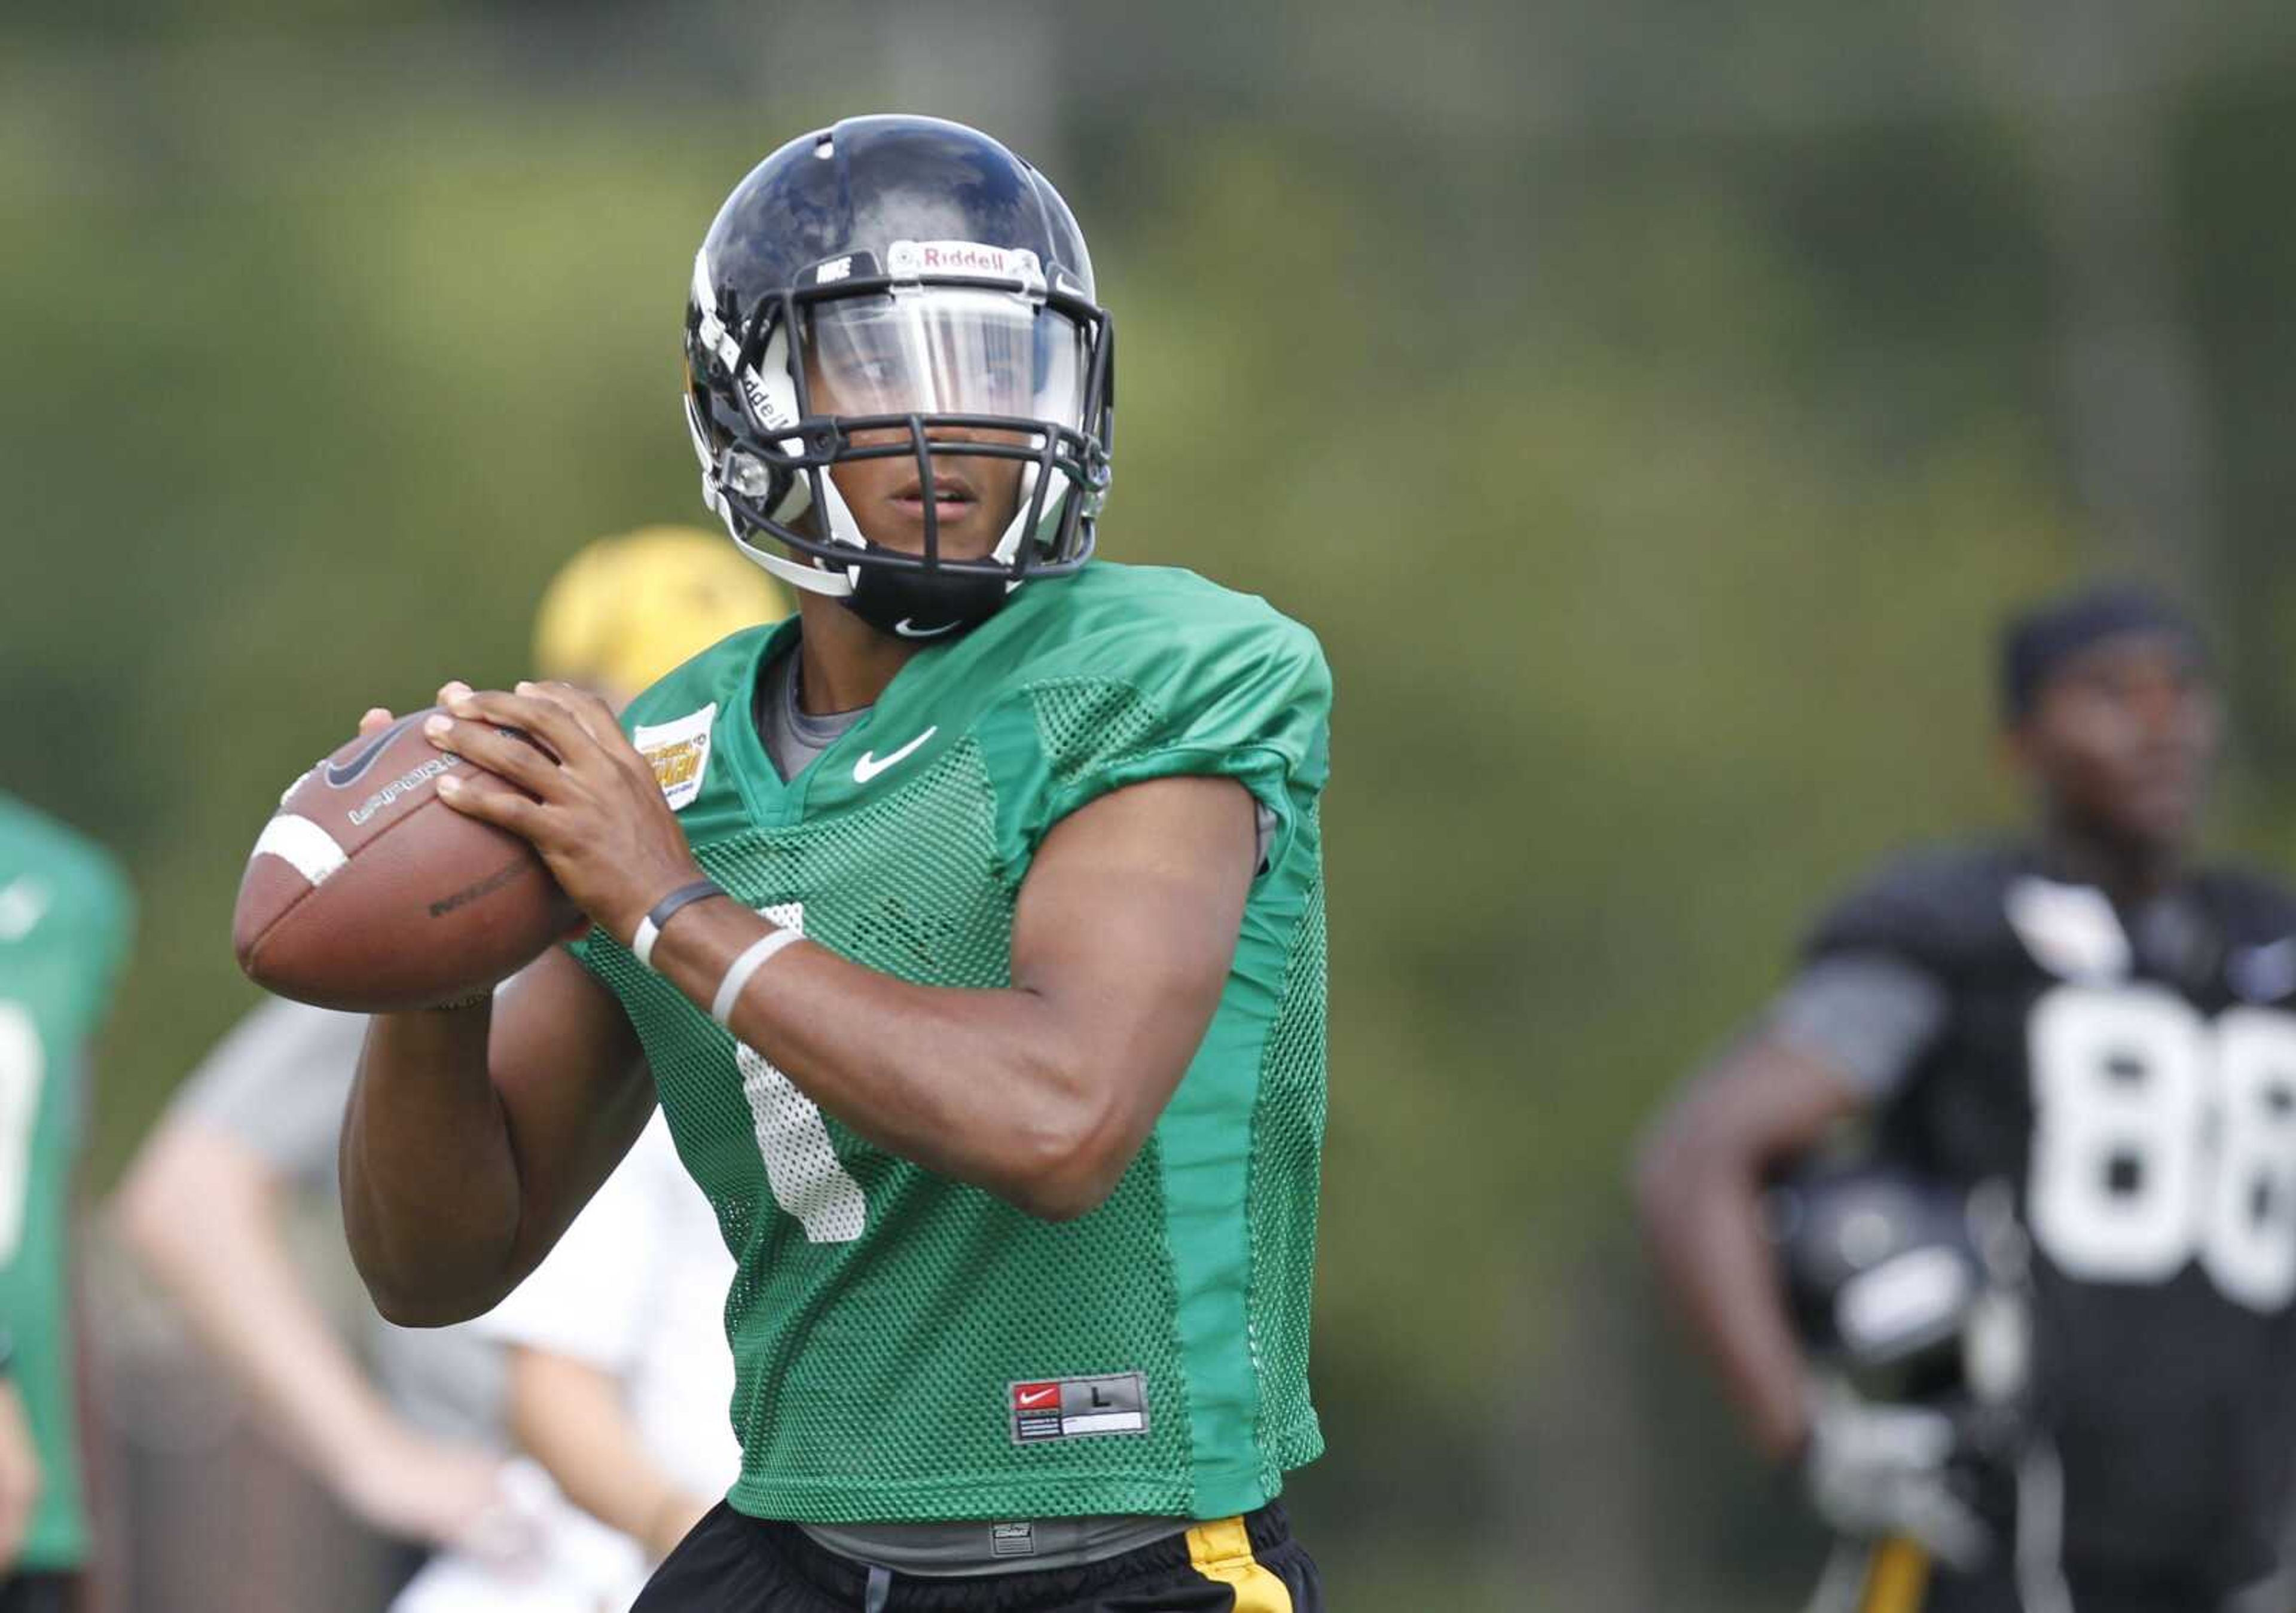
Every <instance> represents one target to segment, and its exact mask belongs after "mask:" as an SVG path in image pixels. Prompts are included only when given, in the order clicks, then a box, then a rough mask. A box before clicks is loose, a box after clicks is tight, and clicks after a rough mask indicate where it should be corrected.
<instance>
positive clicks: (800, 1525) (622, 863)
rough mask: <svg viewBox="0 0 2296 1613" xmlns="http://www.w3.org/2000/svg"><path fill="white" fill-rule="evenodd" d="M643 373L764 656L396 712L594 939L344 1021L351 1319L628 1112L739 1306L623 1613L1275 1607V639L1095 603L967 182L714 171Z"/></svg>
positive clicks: (530, 1224)
mask: <svg viewBox="0 0 2296 1613" xmlns="http://www.w3.org/2000/svg"><path fill="white" fill-rule="evenodd" d="M686 362H687V374H688V379H689V390H688V397H687V402H686V409H687V423H688V425H689V427H690V429H691V431H692V434H693V438H694V443H695V446H696V448H697V449H698V451H699V453H700V454H701V462H702V467H703V487H704V492H705V495H706V496H707V497H708V499H709V503H710V504H711V505H712V507H713V508H715V509H716V510H717V512H718V513H719V514H720V515H721V516H722V517H723V518H724V519H725V520H726V525H727V528H728V529H729V531H730V532H731V533H732V535H733V537H734V541H735V542H736V543H738V544H740V545H741V546H742V551H743V553H748V554H749V555H750V557H751V558H753V559H755V560H757V561H758V563H759V564H761V565H764V566H766V567H767V569H770V570H772V571H774V572H775V573H776V574H777V575H779V576H781V577H783V578H784V579H786V580H787V581H789V582H790V583H791V584H792V585H794V586H796V587H797V588H799V589H800V590H802V591H803V594H802V599H803V609H802V610H801V611H800V612H799V615H798V616H797V617H794V618H791V619H790V620H788V621H785V622H783V623H781V624H779V625H778V626H773V627H768V628H759V629H756V630H753V631H750V632H745V633H742V634H739V635H735V636H734V637H733V638H730V639H727V640H726V641H725V642H723V643H720V644H718V645H717V647H716V648H714V649H712V650H710V651H708V652H706V653H705V654H703V655H701V657H699V658H697V659H694V660H693V661H691V662H689V663H687V664H686V665H685V667H681V668H679V669H678V670H677V671H676V672H674V673H672V674H671V675H669V676H668V677H667V678H665V679H664V680H663V681H662V682H660V684H656V685H655V686H654V687H653V688H652V690H651V691H649V692H647V693H645V694H644V695H643V696H642V697H640V698H639V699H638V700H636V701H635V703H634V704H633V705H631V706H630V707H629V708H628V709H627V711H626V712H625V713H624V714H623V716H622V719H621V722H620V723H619V724H617V723H616V722H615V720H614V719H613V717H612V716H611V715H610V714H609V713H608V712H607V710H606V709H605V708H604V707H603V706H602V705H600V704H599V703H598V702H596V701H595V700H590V699H588V698H586V697H585V696H582V695H580V694H578V693H577V692H573V691H571V690H570V689H567V688H565V687H563V686H561V685H556V684H521V685H519V686H518V688H517V689H516V690H514V691H509V692H504V691H488V692H477V691H472V690H471V689H469V688H467V687H465V686H463V685H462V684H448V685H447V687H446V688H445V689H444V690H442V691H441V692H440V696H441V703H442V705H444V706H445V707H446V708H447V714H445V715H440V716H434V717H432V718H430V720H429V724H428V732H429V733H430V735H431V737H432V739H433V741H434V742H435V743H437V744H439V746H441V747H442V748H444V749H451V750H454V751H455V752H457V753H460V754H462V755H464V756H467V757H470V758H471V760H472V761H474V762H476V763H478V764H480V766H482V767H484V768H486V769H488V770H489V773H490V774H495V775H499V776H497V777H489V776H488V774H474V775H471V778H470V780H469V782H459V783H457V784H456V786H455V788H454V789H452V790H448V789H447V788H446V787H445V785H443V784H442V794H443V795H444V796H445V797H446V798H447V799H448V800H449V801H450V802H451V803H452V804H453V805H454V806H456V807H457V808H459V809H461V810H463V811H466V812H469V813H471V815H475V816H479V817H481V818H485V819H487V820H488V821H491V822H494V823H499V824H501V825H503V826H504V827H506V828H508V829H510V830H512V831H515V832H517V833H519V834H521V835H523V836H524V837H526V838H527V839H529V841H531V842H532V844H533V845H534V846H535V847H536V848H537V851H539V852H540V854H541V855H542V856H544V858H545V860H546V861H547V862H548V864H549V865H550V867H551V869H552V872H553V873H554V874H555V875H556V876H557V878H558V880H559V882H560V883H561V884H562V886H564V888H566V890H567V891H568V893H569V894H570V896H571V897H573V898H574V899H575V901H577V902H578V904H579V905H581V907H582V908H583V910H584V911H585V912H586V913H587V914H588V915H589V917H590V919H591V920H592V921H593V922H592V928H591V929H590V931H589V932H588V934H587V936H586V938H584V939H583V940H581V941H579V942H578V943H576V944H575V945H573V946H570V947H567V948H562V949H556V950H553V952H551V953H549V954H545V956H544V957H542V958H541V959H538V960H537V962H534V963H533V964H532V965H531V966H530V967H529V968H528V969H527V970H525V971H523V972H522V973H521V975H520V976H519V977H517V978H515V979H514V980H513V981H512V983H511V984H510V985H508V986H507V987H504V989H503V990H501V991H500V992H498V993H497V994H496V995H495V996H494V997H493V998H492V999H491V1000H481V1001H479V1002H476V1003H461V1004H442V1005H440V1006H439V1008H437V1009H435V1010H430V1011H422V1012H415V1013H406V1014H397V1015H389V1016H382V1017H379V1018H378V1019H376V1020H375V1021H374V1022H373V1028H371V1030H370V1031H369V1034H368V1039H367V1045H366V1052H365V1058H364V1060H363V1064H362V1069H361V1072H360V1077H359V1080H358V1083H357V1087H356V1088H355V1090H354V1093H353V1095H352V1099H351V1103H350V1107H349V1109H348V1114H347V1115H346V1118H345V1133H344V1139H343V1183H344V1215H345V1224H346V1228H347V1231H348V1234H349V1237H350V1241H351V1247H352V1251H353V1254H354V1255H355V1257H357V1261H358V1264H359V1266H360V1269H361V1272H362V1273H363V1274H364V1275H365V1280H366V1281H367V1285H368V1288H369V1290H371V1292H372V1293H373V1296H374V1298H375V1300H376V1302H377V1304H378V1305H379V1306H381V1309H382V1310H383V1312H384V1314H387V1315H389V1316H390V1317H391V1318H392V1319H393V1320H396V1321H399V1322H409V1323H436V1322H449V1321H455V1320H459V1319H461V1318H463V1317H465V1316H469V1315H472V1314H478V1313H480V1312H482V1311H484V1310H485V1309H487V1308H488V1307H489V1306H492V1305H493V1304H494V1303H495V1302H496V1300H497V1299H499V1298H501V1297H502V1296H503V1295H504V1293H505V1292H507V1291H508V1290H509V1289H510V1288H512V1286H513V1285H515V1284H516V1282H517V1281H519V1279H520V1278H521V1276H522V1275H523V1274H524V1273H526V1272H527V1271H529V1270H530V1269H531V1268H532V1267H533V1266H534V1265H535V1264H536V1263H537V1261H538V1260H539V1259H540V1258H541V1257H542V1256H543V1255H544V1254H545V1252H546V1251H547V1250H548V1249H549V1248H550V1246H551V1244H552V1242H553V1240H555V1239H556V1237H557V1236H558V1234H559V1232H561V1231H562V1229H563V1228H564V1226H565V1225H566V1224H567V1222H568V1221H569V1220H570V1218H571V1217H572V1216H573V1215H574V1213H575V1212H576V1210H578V1208H580V1207H581V1205H582V1203H583V1202H584V1201H585V1200H586V1199H587V1198H588V1197H589V1195H590V1193H591V1192H592V1191H593V1190H594V1188H595V1187H596V1185H597V1183H598V1182H599V1181H600V1180H601V1179H602V1178H603V1176H604V1175H605V1174H606V1173H607V1172H608V1171H609V1170H610V1169H611V1167H612V1166H613V1164H614V1163H615V1161H616V1160H617V1159H619V1158H620V1156H621V1154H622V1152H623V1151H624V1150H626V1149H627V1147H628V1145H629V1143H630V1141H631V1139H632V1138H633V1137H634V1136H635V1134H636V1133H637V1131H638V1130H639V1128H640V1127H641V1126H643V1125H644V1122H645V1119H646V1117H647V1115H648V1114H649V1112H650V1111H651V1109H652V1107H653V1104H654V1101H655V1100H656V1097H657V1094H658V1095H659V1100H660V1105H661V1108H662V1109H663V1110H664V1112H665V1114H666V1115H667V1118H668V1123H669V1127H670V1131H671V1133H672V1135H673V1137H674V1138H675V1140H676V1145H677V1149H678V1152H679V1154H680V1156H681V1158H682V1159H684V1161H685V1166H686V1168H687V1169H688V1170H689V1171H690V1172H691V1173H692V1175H693V1177H694V1179H695V1181H696V1182H698V1183H700V1184H701V1187H702V1189H703V1190H704V1191H705V1192H706V1193H707V1194H708V1195H709V1200H710V1203H711V1205H712V1207H713V1208H714V1209H715V1212H716V1216H717V1224H718V1228H719V1231H720V1232H721V1233H722V1235H723V1237H724V1239H725V1241H726V1247H727V1249H729V1250H730V1251H731V1252H732V1254H733V1256H734V1260H735V1262H736V1267H737V1274H736V1276H735V1279H734V1284H733V1287H732V1290H731V1291H730V1292H729V1294H728V1295H727V1297H726V1308H725V1317H726V1333H727V1338H728V1340H729V1342H730V1344H731V1346H732V1349H733V1354H734V1364H735V1370H736V1380H737V1387H736V1389H735V1393H734V1401H733V1404H732V1406H731V1408H730V1410H731V1415H732V1419H733V1423H734V1431H735V1433H736V1434H737V1435H738V1436H739V1437H740V1440H741V1444H742V1473H741V1477H740V1478H739V1480H738V1481H737V1482H736V1483H735V1484H734V1486H733V1488H732V1490H731V1491H730V1493H729V1494H728V1495H727V1496H726V1502H725V1504H723V1505H721V1506H720V1507H718V1508H717V1510H716V1511H713V1512H712V1513H710V1514H709V1517H707V1518H705V1519H703V1521H702V1522H701V1525H700V1526H698V1527H696V1529H695V1530H694V1531H693V1534H692V1535H689V1536H688V1537H687V1538H686V1540H685V1543H683V1544H682V1545H681V1546H680V1547H679V1548H678V1549H677V1550H676V1552H673V1553H672V1554H671V1555H670V1557H669V1558H668V1560H667V1561H666V1562H665V1563H664V1564H663V1566H662V1568H661V1569H660V1572H659V1573H658V1574H657V1576H656V1577H655V1579H654V1581H653V1584H652V1586H651V1587H650V1588H649V1590H648V1592H647V1593H646V1594H645V1596H644V1598H642V1599H641V1601H640V1602H639V1604H638V1605H639V1607H640V1608H641V1609H646V1610H648V1613H652V1610H654V1609H720V1608H722V1609H737V1608H738V1609H775V1610H779V1609H794V1610H800V1613H832V1609H858V1610H862V1613H875V1610H878V1609H888V1610H893V1613H898V1610H899V1609H1006V1610H1010V1613H1094V1610H1098V1609H1119V1608H1121V1609H1128V1610H1131V1613H1160V1610H1161V1613H1294V1610H1300V1613H1306V1610H1308V1609H1317V1608H1319V1607H1320V1606H1321V1591H1320V1586H1319V1582H1318V1579H1317V1576H1316V1569H1315V1566H1314V1564H1313V1562H1312V1561H1311V1560H1309V1558H1308V1555H1307V1553H1306V1552H1304V1551H1303V1550H1302V1549H1301V1548H1300V1545H1299V1544H1298V1543H1296V1542H1295V1541H1293V1540H1292V1537H1291V1535H1290V1532H1289V1528H1288V1526H1287V1524H1286V1521H1285V1519H1284V1518H1283V1512H1282V1510H1281V1508H1280V1506H1279V1505H1278V1504H1277V1503H1276V1502H1275V1495H1276V1493H1277V1491H1278V1490H1279V1489H1280V1488H1281V1486H1282V1484H1283V1475H1284V1473H1285V1472H1286V1471H1287V1470H1290V1469H1292V1468H1293V1467H1296V1466H1298V1465H1300V1463H1302V1462H1307V1461H1308V1460H1310V1459H1312V1458H1313V1457H1314V1456H1315V1455H1316V1454H1317V1453H1318V1452H1319V1451H1320V1450H1321V1448H1322V1437H1321V1435H1320V1433H1319V1431H1318V1429H1317V1426H1316V1414H1315V1412H1314V1410H1313V1408H1312V1405H1311V1404H1310V1402H1309V1398H1308V1388H1307V1356H1308V1300H1309V1290H1310V1287H1311V1283H1312V1276H1313V1265H1314V1249H1315V1230H1316V1195H1317V1184H1318V1172H1319V1166H1320V1157H1321V1149H1322V1138H1323V1128H1324V905H1323V878H1322V854H1321V837H1320V831H1319V827H1318V819H1317V813H1316V802H1317V798H1318V796H1319V794H1320V792H1321V790H1322V788H1323V785H1324V778H1325V774H1326V772H1327V768H1328V719H1329V711H1330V700H1331V684H1330V675H1329V673H1328V670H1327V669H1326V667H1325V665H1324V658H1323V655H1322V652H1321V651H1320V649H1319V648H1318V647H1317V645H1316V641H1315V638H1314V636H1313V635H1311V634H1309V633H1308V631H1307V630H1306V629H1305V628H1303V627H1301V626H1299V625H1297V624H1296V623H1293V622H1291V621H1289V620H1287V619H1286V618H1283V616H1281V615H1279V614H1277V613H1276V612H1275V610H1271V609H1270V608H1269V607H1268V606H1267V604H1266V603H1265V602H1262V601H1259V600H1258V599H1253V598H1249V597H1246V596H1243V595H1239V594H1232V593H1229V592H1227V591H1226V590H1224V589H1221V588H1218V587H1217V586H1214V585H1211V584H1210V583H1207V582H1205V581H1203V580H1202V579H1201V578H1199V577H1193V576H1192V575H1190V574H1188V573H1186V572H1182V571H1176V570H1169V569H1144V568H1134V567H1126V566H1118V565H1115V564H1112V563H1110V562H1107V561H1092V560H1091V554H1092V548H1093V536H1094V529H1095V520H1096V517H1097V515H1098V513H1099V508H1100V504H1101V501H1102V499H1103V495H1104V494H1105V492H1106V489H1107V486H1108V479H1109V473H1108V447H1109V438H1110V432H1111V397H1112V363H1113V351H1112V339H1111V329H1110V323H1109V319H1108V315H1106V313H1105V312H1104V311H1103V309H1102V308H1101V307H1099V306H1098V304H1097V303H1096V302H1095V300H1094V292H1093V275H1092V265H1091V260H1090V258H1089V257H1088V255H1087V252H1086V250H1085V246H1084V241H1083V237H1082V235H1081V233H1079V232H1078V228H1077V225H1076V222H1075V219H1074V217H1072V216H1071V215H1070V211H1069V209H1068V207H1067V205H1066V203H1065V202H1063V201H1062V199H1061V198H1060V196H1059V194H1058V193H1057V192H1055V191H1054V189H1053V187H1052V186H1051V184H1049V183H1048V182H1046V179H1045V178H1044V176H1042V175H1041V174H1039V173H1038V172H1037V170H1036V169H1034V168H1031V167H1029V165H1028V164H1027V163H1025V162H1023V161H1021V160H1020V159H1019V158H1017V157H1015V156H1013V154H1012V153H1011V152H1009V151H1006V150H1005V148H1004V147H1002V146H1001V145H998V144H997V143H996V142H995V141H993V140H990V139H989V138H988V137H987V136H986V135H980V134H979V133H977V132H975V131H973V130H971V129H967V128H964V127H961V126H958V125H955V124H948V123H943V122H939V121H936V120H933V119H921V118H906V117H891V118H870V119H849V120H847V121H845V122H841V123H839V124H837V125H836V126H834V127H832V128H827V129H823V130H820V131H817V132H816V133H812V134H808V135H805V136H804V137H802V138H800V139H799V140H797V141H793V142H791V143H790V144H789V145H787V146H785V147H783V149H782V150H780V151H776V152H775V153H774V154H773V155H772V156H770V157H768V158H767V160H765V161H764V162H763V163H762V164H760V165H759V166H758V168H756V169H755V170H754V171H753V172H752V173H751V174H750V176H748V177H747V178H746V179H744V180H743V181H742V184H740V185H739V186H737V187H736V189H735V190H734V193H733V195H732V196H731V197H730V198H729V199H728V201H726V205H725V207H724V208H723V209H721V211H720V212H719V214H718V216H717V220H716V222H715V223H714V224H713V225H711V227H710V230H709V233H708V235H707V237H706V238H705V240H704V242H703V244H702V248H701V253H700V255H699V257H698V258H697V261H696V264H695V268H694V280H693V293H692V299H691V301H690V303H689V306H688V308H687V314H686ZM1087 562H1090V563H1087ZM384 720H387V714H383V713H370V714H369V717H368V721H369V722H370V723H380V722H381V721H384ZM505 728H516V729H519V730H522V731H524V732H525V733H529V734H531V735H533V736H534V737H535V738H537V739H538V740H539V741H541V742H542V743H543V744H544V745H545V746H547V748H548V751H549V755H548V756H545V755H544V754H543V753H542V752H540V751H537V750H535V749H531V748H530V747H529V746H527V745H525V744H523V743H521V742H520V741H518V740H516V739H515V738H512V737H509V736H507V735H505V734H504V733H503V732H502V730H503V729H505ZM553 757H554V758H555V760H554V761H553V759H551V758H553ZM459 776H460V775H450V777H455V778H459Z"/></svg>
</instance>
